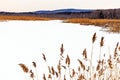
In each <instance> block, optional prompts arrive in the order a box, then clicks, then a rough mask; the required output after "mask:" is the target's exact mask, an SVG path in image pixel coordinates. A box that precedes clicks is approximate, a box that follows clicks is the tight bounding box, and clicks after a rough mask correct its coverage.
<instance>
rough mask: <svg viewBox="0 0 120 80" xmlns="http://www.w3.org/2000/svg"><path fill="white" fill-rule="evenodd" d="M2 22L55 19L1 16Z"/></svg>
mask: <svg viewBox="0 0 120 80" xmlns="http://www.w3.org/2000/svg"><path fill="white" fill-rule="evenodd" d="M0 20H55V18H45V17H44V18H43V17H39V16H29V15H28V16H22V15H21V16H20V15H0Z"/></svg>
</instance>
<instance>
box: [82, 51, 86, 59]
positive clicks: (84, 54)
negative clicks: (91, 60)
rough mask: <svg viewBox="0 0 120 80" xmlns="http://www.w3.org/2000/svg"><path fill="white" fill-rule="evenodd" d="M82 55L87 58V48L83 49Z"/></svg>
mask: <svg viewBox="0 0 120 80" xmlns="http://www.w3.org/2000/svg"><path fill="white" fill-rule="evenodd" d="M82 55H83V57H84V58H85V59H87V51H86V49H84V50H83V53H82Z"/></svg>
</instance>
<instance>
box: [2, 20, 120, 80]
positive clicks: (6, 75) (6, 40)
mask: <svg viewBox="0 0 120 80" xmlns="http://www.w3.org/2000/svg"><path fill="white" fill-rule="evenodd" d="M95 32H96V33H97V41H96V42H95V45H94V52H93V55H94V56H93V62H94V64H96V63H97V61H96V59H97V58H98V54H97V53H99V43H100V39H101V37H102V36H103V37H104V38H105V39H104V41H105V44H104V48H103V50H102V51H103V53H108V51H109V50H110V52H111V53H113V50H114V48H115V46H116V43H117V42H120V34H115V33H114V34H113V33H107V32H103V31H101V28H100V27H94V26H84V25H80V24H72V23H62V22H61V21H59V20H53V21H14V20H13V21H7V22H0V75H1V76H0V79H2V80H29V77H27V76H26V75H25V74H24V73H23V71H22V69H21V68H20V66H19V65H18V64H19V63H24V64H26V65H27V66H28V67H29V68H32V67H31V65H32V62H33V61H35V62H36V63H37V66H38V68H37V71H38V75H39V80H41V78H42V74H43V73H46V72H48V71H47V66H46V64H45V63H44V61H43V59H42V53H44V54H45V55H46V57H47V60H48V64H49V65H53V66H55V65H56V64H57V63H58V59H59V54H60V50H59V49H60V46H61V44H62V43H63V44H64V48H65V53H64V54H66V55H67V54H68V55H69V56H70V58H71V59H72V60H71V66H73V67H77V66H76V65H78V62H77V59H78V58H82V56H81V54H82V51H83V50H84V49H85V48H86V49H87V52H88V56H90V53H91V46H92V36H93V34H94V33H95ZM108 49H109V50H108Z"/></svg>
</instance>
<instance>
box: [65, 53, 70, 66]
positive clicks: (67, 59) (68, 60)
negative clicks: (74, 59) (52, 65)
mask: <svg viewBox="0 0 120 80" xmlns="http://www.w3.org/2000/svg"><path fill="white" fill-rule="evenodd" d="M65 63H66V64H67V65H68V66H70V58H69V56H68V55H67V58H66V61H65Z"/></svg>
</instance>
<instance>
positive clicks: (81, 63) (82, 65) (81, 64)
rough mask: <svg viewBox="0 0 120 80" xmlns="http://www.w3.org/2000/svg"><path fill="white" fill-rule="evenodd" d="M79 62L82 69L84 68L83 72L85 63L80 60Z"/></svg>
mask: <svg viewBox="0 0 120 80" xmlns="http://www.w3.org/2000/svg"><path fill="white" fill-rule="evenodd" d="M78 62H79V64H80V66H81V68H82V69H83V70H85V65H84V64H83V62H82V61H81V60H79V59H78Z"/></svg>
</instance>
